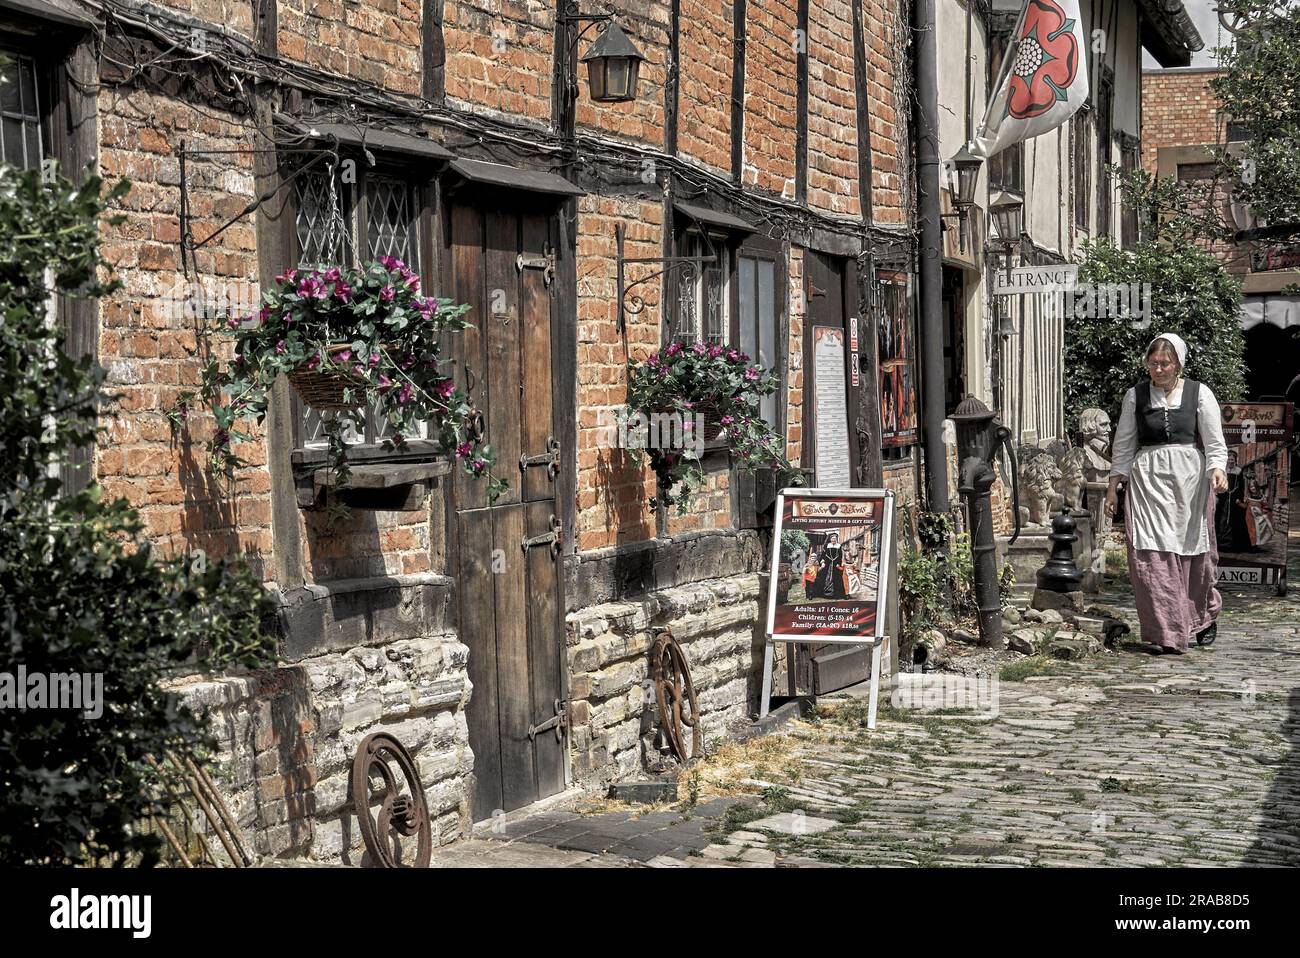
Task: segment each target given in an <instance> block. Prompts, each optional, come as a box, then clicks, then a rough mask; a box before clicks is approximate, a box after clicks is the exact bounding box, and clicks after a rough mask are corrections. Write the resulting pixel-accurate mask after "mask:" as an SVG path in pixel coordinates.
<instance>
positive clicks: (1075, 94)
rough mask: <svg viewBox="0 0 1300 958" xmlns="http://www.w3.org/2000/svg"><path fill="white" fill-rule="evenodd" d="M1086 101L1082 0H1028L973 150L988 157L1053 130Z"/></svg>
mask: <svg viewBox="0 0 1300 958" xmlns="http://www.w3.org/2000/svg"><path fill="white" fill-rule="evenodd" d="M1087 99H1088V62H1087V46H1086V44H1085V43H1084V38H1083V20H1082V19H1081V18H1080V16H1079V0H1026V3H1025V6H1024V9H1023V10H1021V11H1020V21H1019V22H1018V23H1017V25H1016V29H1015V32H1014V33H1013V34H1012V41H1011V43H1010V44H1008V47H1007V54H1006V58H1005V59H1004V61H1003V63H1002V70H1001V71H1000V73H999V75H998V84H997V86H996V87H995V88H994V90H993V97H992V99H990V100H989V105H988V108H987V109H986V110H985V111H984V120H983V121H982V122H981V123H980V126H979V130H978V131H977V132H976V134H975V142H974V143H973V144H972V146H971V150H972V152H974V153H976V154H977V155H979V156H983V157H989V156H993V155H994V154H995V153H999V152H1001V151H1002V150H1005V149H1006V148H1007V147H1008V146H1012V145H1014V144H1016V143H1019V142H1021V141H1022V140H1028V139H1031V138H1032V137H1035V136H1038V135H1039V134H1041V133H1047V132H1048V131H1049V130H1055V129H1056V128H1057V127H1058V126H1060V125H1061V124H1062V123H1064V122H1065V121H1066V120H1068V119H1069V118H1070V117H1071V116H1073V115H1074V113H1075V111H1077V110H1078V109H1079V107H1081V106H1082V105H1083V104H1084V101H1086V100H1087Z"/></svg>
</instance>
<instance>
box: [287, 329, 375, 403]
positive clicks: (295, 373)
mask: <svg viewBox="0 0 1300 958" xmlns="http://www.w3.org/2000/svg"><path fill="white" fill-rule="evenodd" d="M351 352H352V349H351V347H350V346H349V345H348V344H347V343H336V344H335V345H333V346H330V347H328V348H327V349H326V350H325V360H324V362H316V363H315V364H311V361H310V360H309V361H308V362H306V363H303V364H302V365H301V366H298V367H297V368H296V369H293V370H292V371H290V372H288V373H285V378H286V379H288V380H289V383H290V384H291V385H292V386H293V388H294V391H295V392H297V393H298V397H299V398H300V399H301V400H302V401H303V402H304V403H306V404H307V405H308V406H310V407H311V408H312V409H315V410H316V411H318V412H329V411H336V410H341V409H360V408H361V404H362V399H363V397H364V396H365V394H366V393H365V389H366V381H365V379H363V378H361V377H360V376H355V375H353V374H352V373H349V372H342V371H340V370H346V369H347V368H348V367H347V365H346V363H347V360H348V359H349V358H350V356H351Z"/></svg>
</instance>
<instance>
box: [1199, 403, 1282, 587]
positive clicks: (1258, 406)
mask: <svg viewBox="0 0 1300 958" xmlns="http://www.w3.org/2000/svg"><path fill="white" fill-rule="evenodd" d="M1219 409H1220V411H1221V414H1222V416H1223V438H1224V441H1225V442H1227V444H1228V469H1227V472H1228V491H1227V492H1226V493H1223V494H1221V495H1220V496H1219V498H1218V501H1217V502H1216V503H1215V508H1214V535H1215V538H1216V540H1217V543H1218V547H1219V581H1220V582H1227V583H1234V584H1235V583H1248V584H1254V585H1275V586H1276V587H1277V591H1278V593H1279V594H1283V593H1285V591H1286V546H1287V525H1288V522H1287V519H1288V515H1287V513H1288V503H1287V486H1288V484H1289V483H1290V479H1291V477H1290V468H1289V466H1290V463H1289V461H1288V455H1287V446H1288V445H1289V443H1290V441H1291V426H1292V420H1291V416H1292V404H1291V403H1286V402H1262V403H1261V402H1250V403H1235V402H1225V403H1220V404H1219Z"/></svg>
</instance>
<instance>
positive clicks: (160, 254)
mask: <svg viewBox="0 0 1300 958" xmlns="http://www.w3.org/2000/svg"><path fill="white" fill-rule="evenodd" d="M98 108H99V114H100V155H99V163H100V169H101V171H102V172H103V174H104V176H105V177H106V178H108V179H109V180H110V181H113V180H117V179H119V178H121V177H126V178H128V179H130V180H131V182H132V188H131V192H130V193H129V194H128V195H127V196H126V197H125V198H124V199H123V200H122V202H121V204H120V209H119V212H121V213H122V214H123V215H124V216H125V217H126V220H125V222H124V223H122V224H121V225H120V226H105V228H104V245H103V251H104V255H105V256H106V257H107V259H109V260H110V261H111V262H113V263H115V264H116V275H117V277H118V278H119V279H120V280H121V281H122V284H123V287H122V289H121V290H119V291H118V292H117V293H115V294H113V295H112V296H109V297H107V298H106V299H104V300H103V301H101V303H100V334H99V362H100V364H101V365H102V366H104V367H105V369H106V370H107V372H108V379H107V383H106V388H107V389H108V390H109V391H110V392H112V393H114V394H116V396H117V397H118V398H117V401H116V402H115V403H114V404H113V406H112V407H111V408H110V409H108V410H106V413H105V418H104V421H103V424H104V426H105V427H106V433H105V440H104V441H103V442H102V443H100V444H99V445H98V447H97V456H96V473H97V475H98V478H99V481H100V483H101V484H102V485H103V487H104V490H105V492H106V493H107V494H108V495H110V496H124V497H125V498H126V499H128V500H129V501H130V502H131V504H132V505H134V506H136V507H137V508H138V509H139V510H140V515H141V518H142V519H143V520H144V522H145V526H146V532H147V534H148V535H149V536H150V538H152V539H154V540H155V542H156V544H157V548H158V549H159V550H160V551H161V552H162V553H163V554H179V553H183V552H187V551H191V550H194V549H203V550H205V551H206V552H208V553H209V554H211V555H214V556H216V555H229V554H232V553H234V552H246V553H249V554H250V558H251V559H252V560H253V561H254V562H255V563H265V562H266V561H267V560H269V558H270V555H271V531H270V477H269V476H268V474H267V472H266V470H265V468H263V467H264V465H265V462H266V453H265V449H264V447H263V444H262V443H261V442H260V441H256V440H255V441H252V442H245V443H238V444H236V447H235V452H236V454H237V455H239V456H240V457H241V458H242V459H244V460H245V461H246V462H247V463H248V464H249V465H248V468H246V469H241V470H239V471H238V472H237V473H236V475H235V483H234V486H233V488H232V489H230V490H223V489H222V488H221V487H220V486H219V485H218V484H217V483H216V482H215V481H214V480H213V479H212V478H211V477H210V476H209V475H208V473H207V470H206V446H205V443H206V440H207V439H208V438H209V437H210V436H211V432H212V421H211V417H210V416H205V415H203V414H202V413H198V412H196V413H195V414H194V415H192V416H191V417H190V419H189V422H188V430H187V431H188V439H187V438H186V436H185V435H184V434H181V435H178V436H173V432H172V428H171V424H170V422H169V420H168V418H167V412H168V411H169V410H171V409H174V408H175V407H176V404H177V401H178V399H179V398H180V396H181V394H182V393H183V392H186V391H193V390H196V389H197V387H198V383H199V381H200V375H201V370H202V367H203V362H204V356H205V355H206V351H207V350H208V349H211V350H214V351H215V354H216V355H218V356H221V357H222V358H223V359H225V358H228V357H229V341H223V340H222V339H221V337H219V336H204V335H202V331H203V330H204V328H205V327H207V326H208V325H209V324H207V323H204V322H203V321H201V320H198V319H196V318H194V315H193V313H190V314H189V315H187V314H186V300H185V298H184V289H185V287H184V286H183V285H182V284H183V278H182V276H181V274H180V272H179V267H180V260H179V249H180V224H179V221H178V219H177V215H176V211H177V210H178V209H179V208H180V164H179V160H178V158H177V156H176V154H175V149H176V147H177V146H178V145H179V143H180V141H181V140H182V139H184V140H186V141H187V142H188V144H189V146H190V148H191V149H216V150H221V149H226V150H228V149H234V148H237V147H241V146H252V145H254V144H253V143H252V141H251V138H250V135H249V134H248V132H247V131H246V129H245V128H244V126H243V124H242V122H241V121H240V120H238V119H237V118H234V117H230V116H224V115H222V114H221V113H220V111H218V110H215V109H213V108H211V107H204V108H203V111H202V112H199V111H197V110H194V109H192V108H190V107H188V106H186V105H185V104H183V103H180V102H178V101H176V100H173V99H170V98H167V97H164V96H159V95H156V94H149V93H146V92H144V91H141V90H139V89H136V88H134V87H122V88H111V87H103V88H101V91H100V93H99V107H98ZM188 176H189V183H190V209H191V211H192V213H193V215H194V226H193V232H194V236H195V239H196V240H199V241H202V240H203V239H204V238H205V237H206V236H207V235H208V234H209V233H211V232H212V231H213V230H215V229H216V228H217V227H219V226H220V225H222V224H223V223H225V222H226V221H227V220H228V219H230V218H231V217H233V216H235V215H236V214H238V213H239V212H240V210H242V209H243V207H244V206H245V204H247V203H248V201H249V200H250V199H251V198H252V196H253V177H252V157H251V156H250V155H247V154H245V155H240V154H226V155H220V156H216V157H213V158H212V159H211V160H208V161H202V162H194V163H192V164H191V166H190V168H189V171H188ZM195 259H196V264H197V267H198V275H197V277H196V279H195V282H196V283H198V284H199V285H200V286H201V287H202V289H203V290H204V291H205V293H206V294H207V295H208V297H210V299H212V300H216V299H218V298H220V297H221V296H224V295H229V294H230V293H232V292H234V293H235V294H236V295H242V296H245V297H247V296H254V295H255V294H256V292H257V286H256V283H257V254H256V243H255V235H254V231H253V225H252V223H251V222H249V221H243V222H239V223H236V224H235V225H234V226H231V227H230V228H229V229H227V230H226V231H225V232H224V233H223V234H222V235H221V237H220V238H219V239H218V240H216V241H215V242H213V243H212V244H211V245H209V246H206V247H204V248H203V249H201V250H199V251H198V252H197V253H196V254H195ZM191 308H192V307H191ZM227 492H229V493H232V494H227Z"/></svg>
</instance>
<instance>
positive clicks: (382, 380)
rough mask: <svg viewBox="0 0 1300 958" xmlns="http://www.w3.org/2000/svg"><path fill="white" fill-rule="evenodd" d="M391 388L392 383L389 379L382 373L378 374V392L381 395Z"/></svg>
mask: <svg viewBox="0 0 1300 958" xmlns="http://www.w3.org/2000/svg"><path fill="white" fill-rule="evenodd" d="M392 386H393V381H392V380H391V379H389V378H388V377H387V376H385V375H384V374H383V373H380V374H379V391H380V392H381V393H382V392H387V391H388V390H389V389H391V388H392Z"/></svg>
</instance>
